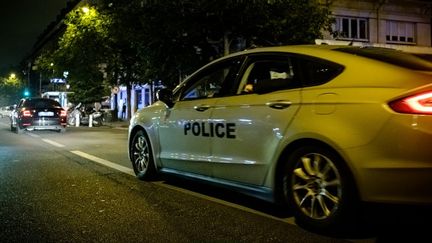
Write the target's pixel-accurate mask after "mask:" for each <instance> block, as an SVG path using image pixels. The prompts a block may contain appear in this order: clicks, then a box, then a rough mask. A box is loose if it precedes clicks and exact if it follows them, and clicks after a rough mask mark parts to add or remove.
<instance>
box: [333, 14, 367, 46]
mask: <svg viewBox="0 0 432 243" xmlns="http://www.w3.org/2000/svg"><path fill="white" fill-rule="evenodd" d="M335 32H336V38H337V39H347V40H359V41H367V40H368V38H369V36H368V20H367V19H365V18H352V17H336V24H335Z"/></svg>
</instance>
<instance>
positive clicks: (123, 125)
mask: <svg viewBox="0 0 432 243" xmlns="http://www.w3.org/2000/svg"><path fill="white" fill-rule="evenodd" d="M103 126H108V127H111V128H117V129H128V128H129V120H118V121H112V122H104V123H103Z"/></svg>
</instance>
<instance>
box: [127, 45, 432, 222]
mask: <svg viewBox="0 0 432 243" xmlns="http://www.w3.org/2000/svg"><path fill="white" fill-rule="evenodd" d="M431 71H432V64H431V63H429V62H427V61H424V60H421V59H418V58H415V57H414V56H411V55H409V54H406V53H402V52H398V51H394V50H389V49H381V48H372V47H366V48H361V47H349V46H343V47H342V46H308V45H304V46H285V47H273V48H262V49H260V48H258V49H254V50H250V51H245V52H241V53H238V54H233V55H230V56H227V57H224V58H221V59H218V60H216V61H214V62H212V63H210V64H208V65H206V66H204V67H203V68H201V69H199V70H198V71H197V72H195V73H194V74H192V75H191V76H190V77H189V78H188V79H187V80H185V81H184V82H182V83H181V84H180V85H179V86H178V87H177V88H176V89H175V90H174V91H173V92H171V91H169V90H161V91H160V93H159V94H160V96H159V99H160V101H158V102H156V103H155V104H153V105H151V106H149V107H146V108H144V109H141V110H140V111H138V112H137V113H136V114H135V115H134V116H133V118H132V120H131V123H130V127H129V157H130V160H131V161H132V165H133V168H134V171H135V173H136V175H137V177H138V178H140V179H151V178H153V177H154V176H155V174H156V173H157V172H164V173H172V174H180V175H183V176H188V177H194V178H198V179H202V180H205V181H210V182H213V183H217V184H219V185H224V186H229V187H230V188H234V189H237V190H239V191H241V192H243V193H248V194H250V195H253V196H256V197H259V198H262V199H266V200H271V201H274V202H276V203H281V204H282V205H286V206H287V207H289V208H290V209H291V210H292V211H293V213H294V216H295V217H296V220H297V221H298V222H300V223H301V224H303V225H306V226H308V227H310V228H313V229H318V230H322V229H338V228H339V227H342V226H348V225H350V224H349V223H350V222H351V221H352V220H353V219H355V218H356V216H358V215H356V213H357V211H356V208H357V206H358V205H359V202H361V201H365V202H382V203H398V204H399V203H402V204H412V205H416V204H423V205H431V204H432V190H430V185H431V184H432V160H431V159H430V144H432V105H431V104H432V84H431V81H432V76H431V75H430V72H431ZM222 134H223V135H222Z"/></svg>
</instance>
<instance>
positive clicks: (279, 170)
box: [274, 138, 359, 204]
mask: <svg viewBox="0 0 432 243" xmlns="http://www.w3.org/2000/svg"><path fill="white" fill-rule="evenodd" d="M304 146H317V147H321V148H324V149H327V150H330V151H332V152H333V153H334V154H335V155H336V156H338V158H339V159H340V161H342V162H343V166H344V170H345V171H346V172H347V173H348V175H347V177H348V178H350V179H351V184H352V185H353V186H354V189H355V194H356V195H357V196H359V191H358V185H357V184H356V180H355V179H354V178H355V175H354V174H353V170H352V169H351V168H350V166H349V165H348V164H347V163H346V160H345V159H344V157H343V156H342V155H341V154H340V153H339V152H338V151H337V150H336V149H334V148H333V147H332V146H331V145H329V144H328V143H325V142H323V141H321V140H318V139H313V138H302V139H298V140H295V141H292V142H291V143H289V144H287V145H286V146H285V148H284V149H283V150H282V152H281V154H280V156H279V158H278V160H277V164H276V168H275V171H274V173H275V176H274V180H275V181H274V190H275V193H274V197H275V202H277V203H278V204H281V203H283V201H284V198H283V181H282V180H283V169H284V167H285V165H286V163H287V161H286V158H287V157H288V156H289V155H290V154H291V153H293V152H294V151H295V150H297V149H299V148H301V147H304Z"/></svg>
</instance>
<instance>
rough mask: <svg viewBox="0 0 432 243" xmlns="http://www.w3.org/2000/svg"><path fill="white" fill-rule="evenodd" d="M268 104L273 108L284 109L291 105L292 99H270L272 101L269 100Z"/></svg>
mask: <svg viewBox="0 0 432 243" xmlns="http://www.w3.org/2000/svg"><path fill="white" fill-rule="evenodd" d="M266 105H267V106H268V107H270V108H273V109H278V110H282V109H285V108H288V107H290V106H291V101H283V100H277V101H270V102H267V103H266Z"/></svg>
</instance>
